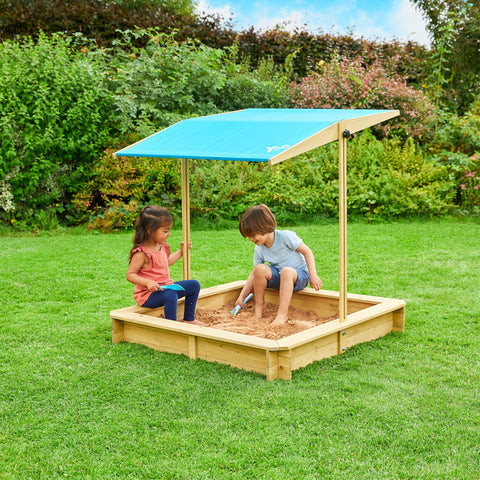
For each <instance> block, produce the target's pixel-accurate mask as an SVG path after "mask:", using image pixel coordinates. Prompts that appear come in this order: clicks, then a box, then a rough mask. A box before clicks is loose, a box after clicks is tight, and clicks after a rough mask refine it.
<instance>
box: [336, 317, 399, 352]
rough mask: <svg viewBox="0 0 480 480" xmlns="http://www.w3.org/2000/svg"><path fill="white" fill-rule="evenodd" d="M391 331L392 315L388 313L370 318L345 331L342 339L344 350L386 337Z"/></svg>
mask: <svg viewBox="0 0 480 480" xmlns="http://www.w3.org/2000/svg"><path fill="white" fill-rule="evenodd" d="M392 330H393V313H392V312H388V313H385V314H384V315H381V316H379V317H375V318H372V319H370V320H367V321H365V322H363V323H359V324H357V325H354V326H353V327H350V328H347V329H345V332H346V335H344V336H343V337H342V339H343V346H344V347H345V348H349V347H352V346H353V345H358V344H359V343H364V342H369V341H371V340H376V339H377V338H380V337H383V336H384V335H387V334H388V333H390V332H391V331H392Z"/></svg>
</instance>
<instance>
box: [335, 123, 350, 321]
mask: <svg viewBox="0 0 480 480" xmlns="http://www.w3.org/2000/svg"><path fill="white" fill-rule="evenodd" d="M349 136H350V132H349V131H348V130H347V129H346V128H345V122H339V124H338V202H339V205H338V208H339V215H338V221H339V264H340V269H339V318H340V322H344V321H346V319H347V139H348V137H349Z"/></svg>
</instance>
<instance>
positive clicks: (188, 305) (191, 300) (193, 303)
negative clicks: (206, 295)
mask: <svg viewBox="0 0 480 480" xmlns="http://www.w3.org/2000/svg"><path fill="white" fill-rule="evenodd" d="M175 283H177V284H178V285H181V286H182V287H183V288H184V289H185V291H183V292H182V291H178V292H177V293H178V298H182V297H185V310H184V314H183V319H184V320H185V321H186V322H193V321H195V309H196V307H197V300H198V294H199V293H200V283H199V282H198V281H197V280H181V281H180V282H175Z"/></svg>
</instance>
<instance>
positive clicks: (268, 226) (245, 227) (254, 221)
mask: <svg viewBox="0 0 480 480" xmlns="http://www.w3.org/2000/svg"><path fill="white" fill-rule="evenodd" d="M238 228H239V230H240V233H241V234H242V235H243V236H244V237H245V238H246V237H253V236H254V235H255V234H257V233H259V234H261V235H265V234H266V233H272V232H274V231H275V229H276V228H277V221H276V220H275V217H274V216H273V213H272V212H271V211H270V209H269V208H268V207H267V206H266V205H264V204H262V205H255V206H253V207H250V208H249V209H248V210H247V211H246V212H245V213H244V214H243V216H242V218H241V219H240V223H239V225H238Z"/></svg>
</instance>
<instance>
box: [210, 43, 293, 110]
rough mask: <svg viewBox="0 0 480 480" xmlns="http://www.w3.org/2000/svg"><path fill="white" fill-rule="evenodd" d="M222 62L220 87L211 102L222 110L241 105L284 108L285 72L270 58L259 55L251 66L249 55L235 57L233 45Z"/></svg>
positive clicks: (286, 95) (287, 99)
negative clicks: (259, 57)
mask: <svg viewBox="0 0 480 480" xmlns="http://www.w3.org/2000/svg"><path fill="white" fill-rule="evenodd" d="M231 51H232V55H231V56H230V57H229V61H228V63H227V64H226V78H225V84H224V85H223V87H222V88H221V89H220V90H218V91H217V92H216V95H215V100H214V101H215V104H216V105H217V107H218V108H219V109H220V110H221V111H224V112H228V111H234V110H239V109H243V108H287V107H289V105H290V95H289V83H290V79H289V75H288V73H287V72H285V70H284V68H283V66H277V65H276V64H275V63H274V62H273V60H272V58H270V57H269V58H265V59H262V60H261V61H260V62H259V64H258V66H257V68H255V69H252V67H251V65H250V61H249V59H240V60H239V59H238V54H237V51H236V48H235V47H234V48H232V50H231Z"/></svg>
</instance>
